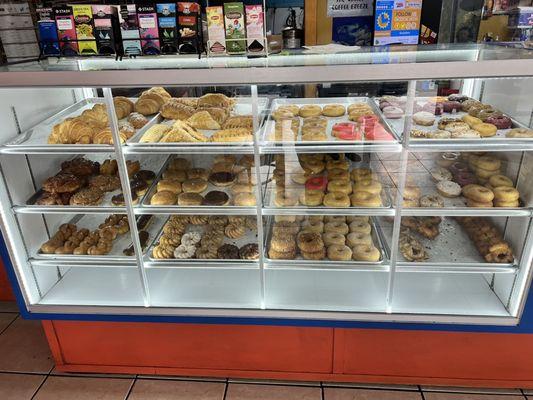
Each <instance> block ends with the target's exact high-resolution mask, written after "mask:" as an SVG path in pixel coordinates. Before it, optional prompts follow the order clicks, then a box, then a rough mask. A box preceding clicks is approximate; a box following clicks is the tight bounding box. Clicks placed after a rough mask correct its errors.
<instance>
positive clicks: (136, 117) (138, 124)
mask: <svg viewBox="0 0 533 400" xmlns="http://www.w3.org/2000/svg"><path fill="white" fill-rule="evenodd" d="M128 122H129V123H130V124H131V126H133V127H134V128H135V129H141V128H142V127H143V126H145V125H146V124H147V123H148V120H147V119H146V117H145V116H144V115H142V114H140V113H138V112H132V113H131V114H130V115H129V116H128Z"/></svg>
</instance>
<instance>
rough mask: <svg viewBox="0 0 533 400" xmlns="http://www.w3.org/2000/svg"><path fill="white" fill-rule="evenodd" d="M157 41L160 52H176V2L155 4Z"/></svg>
mask: <svg viewBox="0 0 533 400" xmlns="http://www.w3.org/2000/svg"><path fill="white" fill-rule="evenodd" d="M156 9H157V20H158V22H159V42H160V43H161V53H162V54H175V53H177V52H178V28H177V25H176V3H162V4H159V3H158V4H157V6H156Z"/></svg>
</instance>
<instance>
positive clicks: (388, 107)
mask: <svg viewBox="0 0 533 400" xmlns="http://www.w3.org/2000/svg"><path fill="white" fill-rule="evenodd" d="M375 101H376V103H377V104H378V106H379V109H380V110H381V113H382V114H383V116H384V118H385V120H386V121H388V122H389V123H390V124H391V126H392V127H393V128H394V129H396V130H397V132H403V129H404V117H405V107H406V102H407V100H406V98H405V97H396V96H383V97H381V98H377V99H375ZM412 122H413V123H412V128H411V132H410V141H411V142H413V143H437V141H448V140H463V141H472V140H476V139H483V140H495V141H513V140H514V141H524V140H533V130H532V129H529V128H527V127H526V126H524V125H522V124H520V123H519V122H517V121H516V120H514V119H512V118H511V117H510V116H509V115H506V114H505V113H503V112H502V111H500V110H497V109H496V108H494V107H493V106H491V105H490V104H486V103H482V102H480V101H478V100H475V99H472V98H470V97H468V96H463V95H457V94H452V95H449V96H447V97H442V96H436V97H417V98H416V99H415V104H414V110H413V117H412Z"/></svg>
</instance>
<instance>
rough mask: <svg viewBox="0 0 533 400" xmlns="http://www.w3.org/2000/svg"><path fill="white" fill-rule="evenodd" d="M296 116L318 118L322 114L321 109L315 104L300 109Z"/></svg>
mask: <svg viewBox="0 0 533 400" xmlns="http://www.w3.org/2000/svg"><path fill="white" fill-rule="evenodd" d="M298 114H299V115H300V117H302V118H309V117H318V116H319V115H320V114H322V107H320V106H319V105H316V104H306V105H304V106H301V107H300V110H299V112H298Z"/></svg>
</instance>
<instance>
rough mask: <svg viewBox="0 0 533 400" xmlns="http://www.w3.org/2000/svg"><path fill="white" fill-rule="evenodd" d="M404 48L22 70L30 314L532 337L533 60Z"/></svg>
mask: <svg viewBox="0 0 533 400" xmlns="http://www.w3.org/2000/svg"><path fill="white" fill-rule="evenodd" d="M517 51H518V50H517ZM387 54H388V57H389V58H388V59H387V60H384V58H383V57H384V55H385V53H382V52H380V53H375V54H371V53H365V52H363V53H361V54H359V55H350V54H341V55H339V62H338V63H335V62H334V61H332V60H331V59H327V58H325V57H324V56H320V55H313V54H309V55H294V56H283V55H280V56H279V57H272V58H271V59H270V58H269V59H266V60H265V59H262V60H254V59H251V60H248V59H239V62H237V61H235V60H236V59H232V61H231V62H229V61H227V60H223V59H217V60H216V63H215V61H213V60H210V61H205V60H190V59H186V58H185V59H182V58H176V57H174V58H172V59H169V58H162V59H152V60H149V59H143V60H126V61H124V64H114V63H113V62H111V61H110V60H105V59H103V60H99V59H94V60H81V61H80V62H79V63H77V65H75V66H73V64H72V62H71V61H59V62H58V63H57V64H52V61H48V63H49V64H45V65H44V66H39V68H41V71H35V70H32V68H35V66H33V67H31V66H26V67H19V68H20V69H18V70H17V69H15V70H11V71H3V72H0V85H1V86H2V89H1V90H0V105H1V106H2V108H1V112H2V115H3V117H5V118H6V120H7V121H8V123H7V125H6V129H5V130H4V131H3V133H2V141H3V144H2V145H1V146H0V165H1V169H2V181H1V184H0V199H1V215H2V230H3V234H4V238H5V240H6V245H7V249H8V252H9V255H10V258H11V262H12V266H13V270H14V272H15V274H16V277H17V279H18V282H19V285H20V288H21V292H22V294H23V300H24V302H25V304H26V306H27V308H28V310H29V312H31V313H35V314H37V315H40V314H42V315H46V314H47V313H60V314H76V315H81V314H111V315H121V314H128V315H136V316H141V317H142V316H154V315H156V316H157V315H165V316H176V317H177V316H225V317H230V316H232V317H246V318H267V317H268V318H298V319H327V320H370V321H405V322H415V321H426V322H449V323H458V322H465V321H468V322H472V323H478V324H494V325H498V324H499V325H514V324H517V323H518V322H519V320H520V317H521V314H522V310H523V307H524V303H525V299H526V297H527V294H528V291H529V286H530V280H531V260H532V257H533V248H532V245H533V229H532V227H531V217H532V208H531V204H532V201H533V199H532V192H531V181H532V179H533V158H532V157H533V156H532V154H533V131H532V125H533V122H532V120H531V116H532V115H533V114H532V110H533V101H532V99H531V95H530V93H531V89H532V88H533V75H532V74H531V71H533V68H532V67H533V64H532V62H533V61H532V60H531V54H530V53H527V52H525V53H524V52H521V53H519V54H518V53H512V52H511V51H510V50H509V49H502V50H500V52H499V53H498V52H495V51H493V50H491V49H485V48H477V50H476V51H472V49H462V48H461V49H457V51H455V52H454V51H448V50H447V49H442V52H441V53H438V54H437V52H436V53H435V54H434V55H432V56H431V57H430V56H428V54H424V53H423V52H422V53H420V54H417V55H413V54H407V55H403V56H402V55H400V54H394V52H391V53H387ZM291 57H294V58H293V59H292V60H291ZM498 57H501V58H502V59H501V60H498V62H499V63H501V64H499V65H500V68H499V69H498V71H495V70H494V68H493V65H494V64H493V63H494V61H495V59H497V58H498ZM206 62H207V63H208V64H206ZM63 63H64V65H63ZM169 63H170V64H169ZM172 63H174V64H175V65H179V69H169V68H171V67H170V65H174V64H172ZM210 63H211V64H210ZM213 63H215V64H213ZM291 63H292V64H291ZM505 66H507V67H508V68H505ZM43 67H44V68H43ZM62 68H63V69H64V71H58V70H61V69H62ZM28 70H30V71H33V72H32V73H31V79H30V78H29V75H28ZM244 82H246V83H244ZM443 82H445V83H446V87H447V88H448V89H449V90H448V91H449V93H444V92H443V90H442V89H439V85H441V86H442V85H443ZM363 83H364V88H365V90H366V91H367V92H368V93H367V94H366V95H365V94H364V93H362V92H363V89H361V90H357V94H352V93H351V92H350V91H351V90H353V88H357V87H358V85H360V84H361V85H362V84H363ZM332 84H335V90H336V91H337V94H333V96H332V97H324V96H323V95H324V94H325V93H331V92H333V90H331V91H330V92H328V91H325V90H323V89H324V88H331V85H332ZM361 87H363V86H361ZM343 89H344V90H345V95H339V94H338V93H340V92H341V91H342V90H343ZM43 99H50V101H44V102H43Z"/></svg>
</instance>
